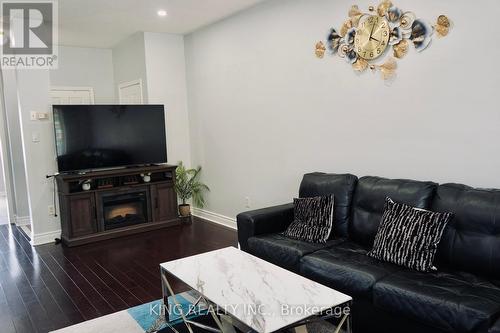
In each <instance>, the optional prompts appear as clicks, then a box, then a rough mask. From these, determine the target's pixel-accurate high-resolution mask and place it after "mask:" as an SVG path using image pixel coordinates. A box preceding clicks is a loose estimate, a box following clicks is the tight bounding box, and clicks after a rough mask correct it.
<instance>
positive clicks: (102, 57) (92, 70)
mask: <svg viewBox="0 0 500 333" xmlns="http://www.w3.org/2000/svg"><path fill="white" fill-rule="evenodd" d="M50 84H51V85H52V86H77V87H78V86H79V87H92V88H94V96H95V103H96V104H107V103H115V102H116V100H115V84H114V76H113V55H112V52H111V49H97V48H83V47H68V46H60V47H59V67H58V69H55V70H51V71H50Z"/></svg>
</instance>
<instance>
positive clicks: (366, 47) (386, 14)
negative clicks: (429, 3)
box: [315, 0, 451, 80]
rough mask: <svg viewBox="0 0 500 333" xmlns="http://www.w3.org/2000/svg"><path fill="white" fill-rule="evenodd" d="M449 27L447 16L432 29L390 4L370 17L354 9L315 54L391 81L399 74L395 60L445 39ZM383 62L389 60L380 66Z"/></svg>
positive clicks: (375, 9)
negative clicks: (331, 56)
mask: <svg viewBox="0 0 500 333" xmlns="http://www.w3.org/2000/svg"><path fill="white" fill-rule="evenodd" d="M450 27H451V22H450V20H449V19H448V17H446V16H445V15H440V16H439V17H438V18H437V21H436V23H435V24H434V25H431V24H429V23H427V22H426V21H425V20H423V19H420V18H417V17H416V15H415V14H414V13H413V12H407V11H403V10H402V9H400V8H398V7H396V6H394V5H393V4H392V2H391V1H389V0H385V1H383V2H382V3H381V4H380V5H379V6H378V7H377V8H375V7H373V6H370V7H369V8H368V12H367V13H363V12H361V10H360V9H359V7H358V6H356V5H354V6H352V7H351V9H350V10H349V18H348V19H347V20H346V21H345V22H344V24H343V25H342V27H341V28H340V30H339V31H337V30H336V29H333V28H332V29H331V30H330V33H329V35H328V37H327V39H326V41H325V42H323V41H319V42H318V43H316V51H315V53H316V56H317V57H318V58H323V57H324V55H325V52H326V51H327V50H329V51H330V52H331V54H337V55H338V56H340V57H341V58H344V60H345V61H346V62H347V63H348V64H350V65H351V66H352V68H353V69H354V71H356V72H364V71H365V70H366V69H368V68H370V69H371V70H372V71H379V72H380V73H381V75H382V78H383V79H384V80H389V79H391V78H393V77H394V76H395V74H396V68H397V63H396V59H401V58H403V57H404V56H405V55H406V54H407V53H408V51H409V50H410V47H412V46H413V47H414V48H415V50H416V51H417V52H421V51H423V50H425V49H426V48H427V47H428V46H429V44H430V43H431V40H432V38H433V36H434V35H437V36H438V37H444V36H446V35H448V33H449V31H450ZM325 44H326V45H325ZM382 58H387V59H386V60H385V61H384V62H382V63H381V64H378V63H377V62H378V61H379V60H380V59H382Z"/></svg>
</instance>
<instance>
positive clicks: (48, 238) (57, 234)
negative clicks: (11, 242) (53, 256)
mask: <svg viewBox="0 0 500 333" xmlns="http://www.w3.org/2000/svg"><path fill="white" fill-rule="evenodd" d="M56 238H61V230H56V231H49V232H44V233H41V234H35V235H32V238H31V245H42V244H48V243H54V239H56Z"/></svg>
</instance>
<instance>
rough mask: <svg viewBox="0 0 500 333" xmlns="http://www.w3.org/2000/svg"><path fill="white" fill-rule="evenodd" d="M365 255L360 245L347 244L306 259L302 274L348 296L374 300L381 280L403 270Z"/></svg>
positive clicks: (303, 263)
mask: <svg viewBox="0 0 500 333" xmlns="http://www.w3.org/2000/svg"><path fill="white" fill-rule="evenodd" d="M366 253H367V251H366V250H365V249H364V248H362V247H361V246H359V245H356V244H355V243H352V242H349V241H346V242H344V243H341V244H339V245H336V246H333V247H330V248H328V249H324V250H320V251H317V252H314V253H313V254H310V255H306V256H305V257H303V258H302V259H301V262H300V272H301V274H302V275H304V276H306V277H308V278H310V279H312V280H315V281H317V282H319V283H323V284H325V285H327V286H329V287H332V288H334V289H337V290H339V291H341V292H343V293H346V294H348V295H351V296H360V297H365V298H371V292H372V287H373V285H374V284H375V283H376V282H377V281H378V280H380V279H382V278H383V277H385V276H387V275H388V274H391V273H394V272H397V271H399V270H401V269H402V268H401V267H398V266H396V265H393V264H389V263H384V262H381V261H378V260H376V259H373V258H371V257H368V256H367V255H366Z"/></svg>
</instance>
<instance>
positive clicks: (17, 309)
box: [0, 219, 237, 333]
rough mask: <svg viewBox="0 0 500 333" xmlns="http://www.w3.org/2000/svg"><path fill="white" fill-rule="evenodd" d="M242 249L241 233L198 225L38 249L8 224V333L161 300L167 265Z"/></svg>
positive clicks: (4, 259)
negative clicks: (221, 250)
mask: <svg viewBox="0 0 500 333" xmlns="http://www.w3.org/2000/svg"><path fill="white" fill-rule="evenodd" d="M236 244H237V236H236V232H235V231H233V230H229V229H226V228H224V227H221V226H218V225H215V224H211V223H209V222H204V221H201V220H198V219H195V220H194V221H193V223H192V224H191V225H182V226H176V227H171V228H165V229H162V230H157V231H151V232H147V233H143V234H138V235H134V236H129V237H124V238H118V239H113V240H109V241H103V242H98V243H94V244H88V245H84V246H80V247H74V248H67V247H63V246H62V245H53V244H48V245H41V246H37V247H32V246H31V245H30V244H29V241H28V239H27V238H26V237H25V235H24V234H23V233H22V232H21V231H19V230H18V229H17V228H16V227H15V226H8V225H1V226H0V332H1V333H10V332H17V333H21V332H23V333H24V332H30V333H31V332H48V331H51V330H55V329H58V328H62V327H65V326H69V325H73V324H76V323H79V322H82V321H85V320H89V319H92V318H96V317H100V316H103V315H106V314H110V313H113V312H116V311H120V310H124V309H127V308H129V307H132V306H135V305H139V304H142V303H146V302H150V301H153V300H156V299H159V298H161V282H160V273H159V272H160V269H159V264H160V263H162V262H165V261H169V260H173V259H178V258H182V257H186V256H190V255H193V254H197V253H202V252H206V251H210V250H215V249H218V248H222V247H226V246H236ZM174 289H175V290H176V292H177V291H181V290H184V289H185V286H183V285H182V284H181V283H180V282H177V283H176V284H175V285H174Z"/></svg>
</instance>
